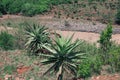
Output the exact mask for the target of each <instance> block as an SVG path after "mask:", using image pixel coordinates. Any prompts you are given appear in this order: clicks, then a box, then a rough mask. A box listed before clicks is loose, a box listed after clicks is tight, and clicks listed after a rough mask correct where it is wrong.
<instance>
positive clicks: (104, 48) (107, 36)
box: [98, 24, 112, 63]
mask: <svg viewBox="0 0 120 80" xmlns="http://www.w3.org/2000/svg"><path fill="white" fill-rule="evenodd" d="M111 38H112V26H111V24H108V26H107V28H106V29H105V30H103V31H102V33H101V35H100V40H99V41H98V42H99V43H100V51H101V57H102V59H103V61H104V62H105V63H106V58H108V51H109V49H110V46H111V44H112V42H111Z"/></svg>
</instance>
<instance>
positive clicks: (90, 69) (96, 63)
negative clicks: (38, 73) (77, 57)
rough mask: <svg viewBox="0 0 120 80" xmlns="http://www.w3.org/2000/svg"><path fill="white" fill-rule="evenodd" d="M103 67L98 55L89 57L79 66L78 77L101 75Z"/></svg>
mask: <svg viewBox="0 0 120 80" xmlns="http://www.w3.org/2000/svg"><path fill="white" fill-rule="evenodd" d="M90 57H91V58H90ZM101 66H102V63H101V60H100V58H99V56H98V55H96V56H89V58H87V59H85V60H83V62H81V64H79V66H78V76H79V77H82V78H88V77H90V76H91V75H93V74H100V70H101Z"/></svg>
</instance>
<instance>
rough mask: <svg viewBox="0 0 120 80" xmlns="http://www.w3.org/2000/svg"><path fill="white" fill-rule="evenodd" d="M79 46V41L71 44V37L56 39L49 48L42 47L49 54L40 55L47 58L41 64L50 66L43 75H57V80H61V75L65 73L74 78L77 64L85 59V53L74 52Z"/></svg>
mask: <svg viewBox="0 0 120 80" xmlns="http://www.w3.org/2000/svg"><path fill="white" fill-rule="evenodd" d="M79 45H80V42H79V40H77V41H75V42H74V43H72V37H70V38H68V39H65V38H64V37H61V38H59V37H56V39H55V44H52V45H51V46H50V47H47V46H44V48H45V49H47V50H48V51H50V52H51V54H49V55H41V56H44V57H47V60H45V61H43V62H42V63H43V64H44V65H47V64H52V66H51V67H50V68H49V69H48V70H47V71H46V72H45V73H44V75H45V74H47V73H48V72H55V73H56V74H57V80H63V74H64V72H65V71H66V72H68V73H72V74H73V75H74V76H76V75H77V71H76V70H77V62H78V61H80V60H81V59H84V58H85V56H84V54H85V53H82V52H81V51H74V49H75V48H76V47H77V46H79Z"/></svg>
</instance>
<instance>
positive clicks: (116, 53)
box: [107, 44, 120, 72]
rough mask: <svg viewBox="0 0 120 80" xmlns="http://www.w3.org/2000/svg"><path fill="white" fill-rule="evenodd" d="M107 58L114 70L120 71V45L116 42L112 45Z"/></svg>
mask: <svg viewBox="0 0 120 80" xmlns="http://www.w3.org/2000/svg"><path fill="white" fill-rule="evenodd" d="M107 60H108V62H109V64H110V66H111V67H112V72H116V71H117V72H120V45H117V44H115V45H114V46H112V47H111V49H110V51H109V58H108V59H107Z"/></svg>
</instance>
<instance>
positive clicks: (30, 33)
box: [25, 24, 51, 53]
mask: <svg viewBox="0 0 120 80" xmlns="http://www.w3.org/2000/svg"><path fill="white" fill-rule="evenodd" d="M25 34H26V38H27V42H26V44H25V45H26V47H27V49H28V50H29V51H30V52H31V53H38V51H41V50H42V49H43V46H42V45H48V44H50V42H51V40H50V38H49V33H48V32H47V28H45V27H44V26H39V25H36V24H33V25H32V26H31V25H27V26H26V28H25Z"/></svg>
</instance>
